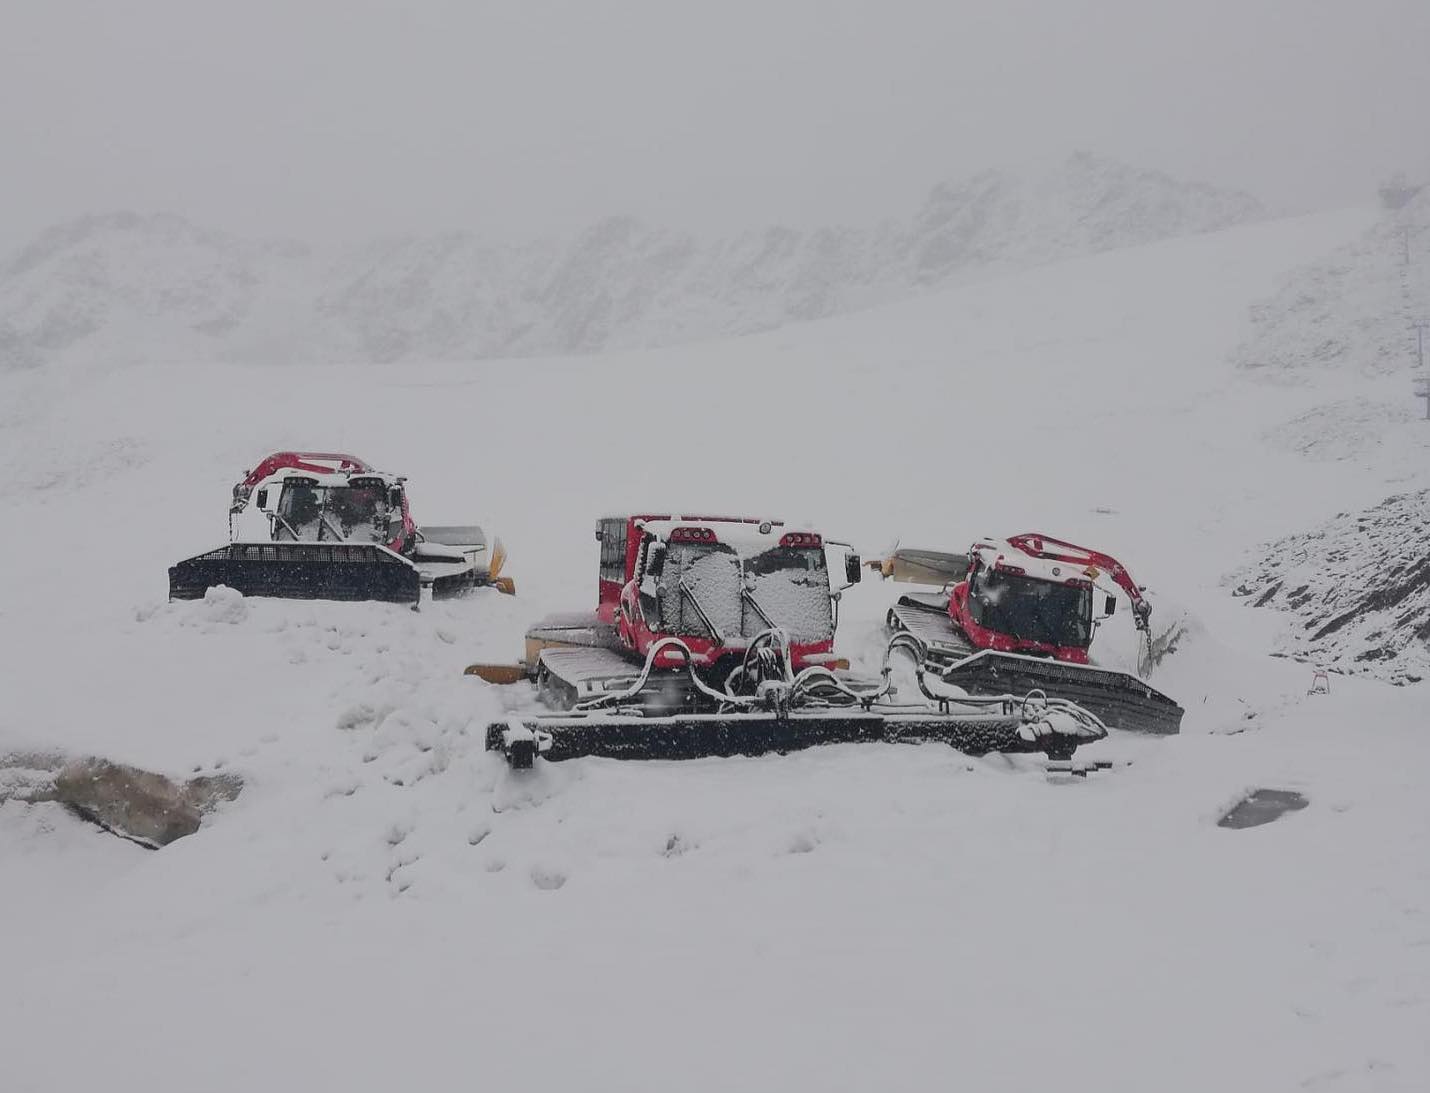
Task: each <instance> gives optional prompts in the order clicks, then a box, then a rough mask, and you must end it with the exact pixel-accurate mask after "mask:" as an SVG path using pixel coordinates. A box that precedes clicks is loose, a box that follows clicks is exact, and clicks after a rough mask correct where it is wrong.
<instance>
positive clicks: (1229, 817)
mask: <svg viewBox="0 0 1430 1093" xmlns="http://www.w3.org/2000/svg"><path fill="white" fill-rule="evenodd" d="M1310 803H1311V802H1310V801H1308V800H1307V799H1306V797H1305V796H1304V795H1302V794H1300V793H1297V792H1296V791H1295V790H1294V789H1254V790H1252V791H1251V792H1250V793H1248V794H1247V795H1246V796H1245V797H1243V798H1242V799H1241V800H1240V801H1238V802H1237V803H1236V804H1235V805H1233V806H1232V807H1231V808H1229V809H1227V811H1226V812H1224V813H1222V816H1221V819H1219V820H1217V827H1230V828H1234V829H1238V830H1239V829H1241V828H1246V827H1260V826H1261V825H1262V824H1269V823H1271V822H1272V821H1273V820H1279V819H1280V818H1281V817H1282V816H1284V815H1286V813H1288V812H1299V811H1300V810H1301V809H1303V808H1305V807H1306V806H1307V805H1308V804H1310Z"/></svg>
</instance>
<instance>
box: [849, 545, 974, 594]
mask: <svg viewBox="0 0 1430 1093" xmlns="http://www.w3.org/2000/svg"><path fill="white" fill-rule="evenodd" d="M867 564H868V566H869V568H870V569H873V570H877V571H878V573H879V575H880V576H882V577H885V578H887V579H889V580H892V581H905V582H908V583H909V584H934V585H944V584H949V583H952V582H954V581H958V580H962V579H963V577H964V575H965V574H966V573H967V572H968V555H966V554H954V553H950V552H947V551H942V550H910V549H908V548H901V549H899V550H896V551H894V552H893V553H892V554H890V555H889V556H888V557H887V558H876V559H874V560H873V561H870V562H869V563H867Z"/></svg>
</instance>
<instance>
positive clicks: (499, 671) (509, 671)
mask: <svg viewBox="0 0 1430 1093" xmlns="http://www.w3.org/2000/svg"><path fill="white" fill-rule="evenodd" d="M462 674H463V675H466V676H476V677H477V678H478V679H484V680H486V681H487V682H488V683H498V684H505V683H520V682H522V681H523V680H525V679H526V678H527V674H526V665H525V664H469V665H467V668H466V670H465V671H464V672H463V673H462Z"/></svg>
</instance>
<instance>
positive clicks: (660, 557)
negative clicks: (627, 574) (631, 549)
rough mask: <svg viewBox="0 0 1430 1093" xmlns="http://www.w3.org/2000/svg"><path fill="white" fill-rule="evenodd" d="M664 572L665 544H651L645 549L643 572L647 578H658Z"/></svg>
mask: <svg viewBox="0 0 1430 1093" xmlns="http://www.w3.org/2000/svg"><path fill="white" fill-rule="evenodd" d="M664 570H665V544H664V543H651V545H650V546H649V547H647V548H646V555H645V571H646V574H647V575H648V576H651V577H659V576H660V575H661V573H662V572H663V571H664Z"/></svg>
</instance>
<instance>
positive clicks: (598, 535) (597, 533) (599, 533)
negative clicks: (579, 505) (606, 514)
mask: <svg viewBox="0 0 1430 1093" xmlns="http://www.w3.org/2000/svg"><path fill="white" fill-rule="evenodd" d="M600 541H601V529H600V528H597V529H596V542H598V543H599V542H600Z"/></svg>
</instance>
